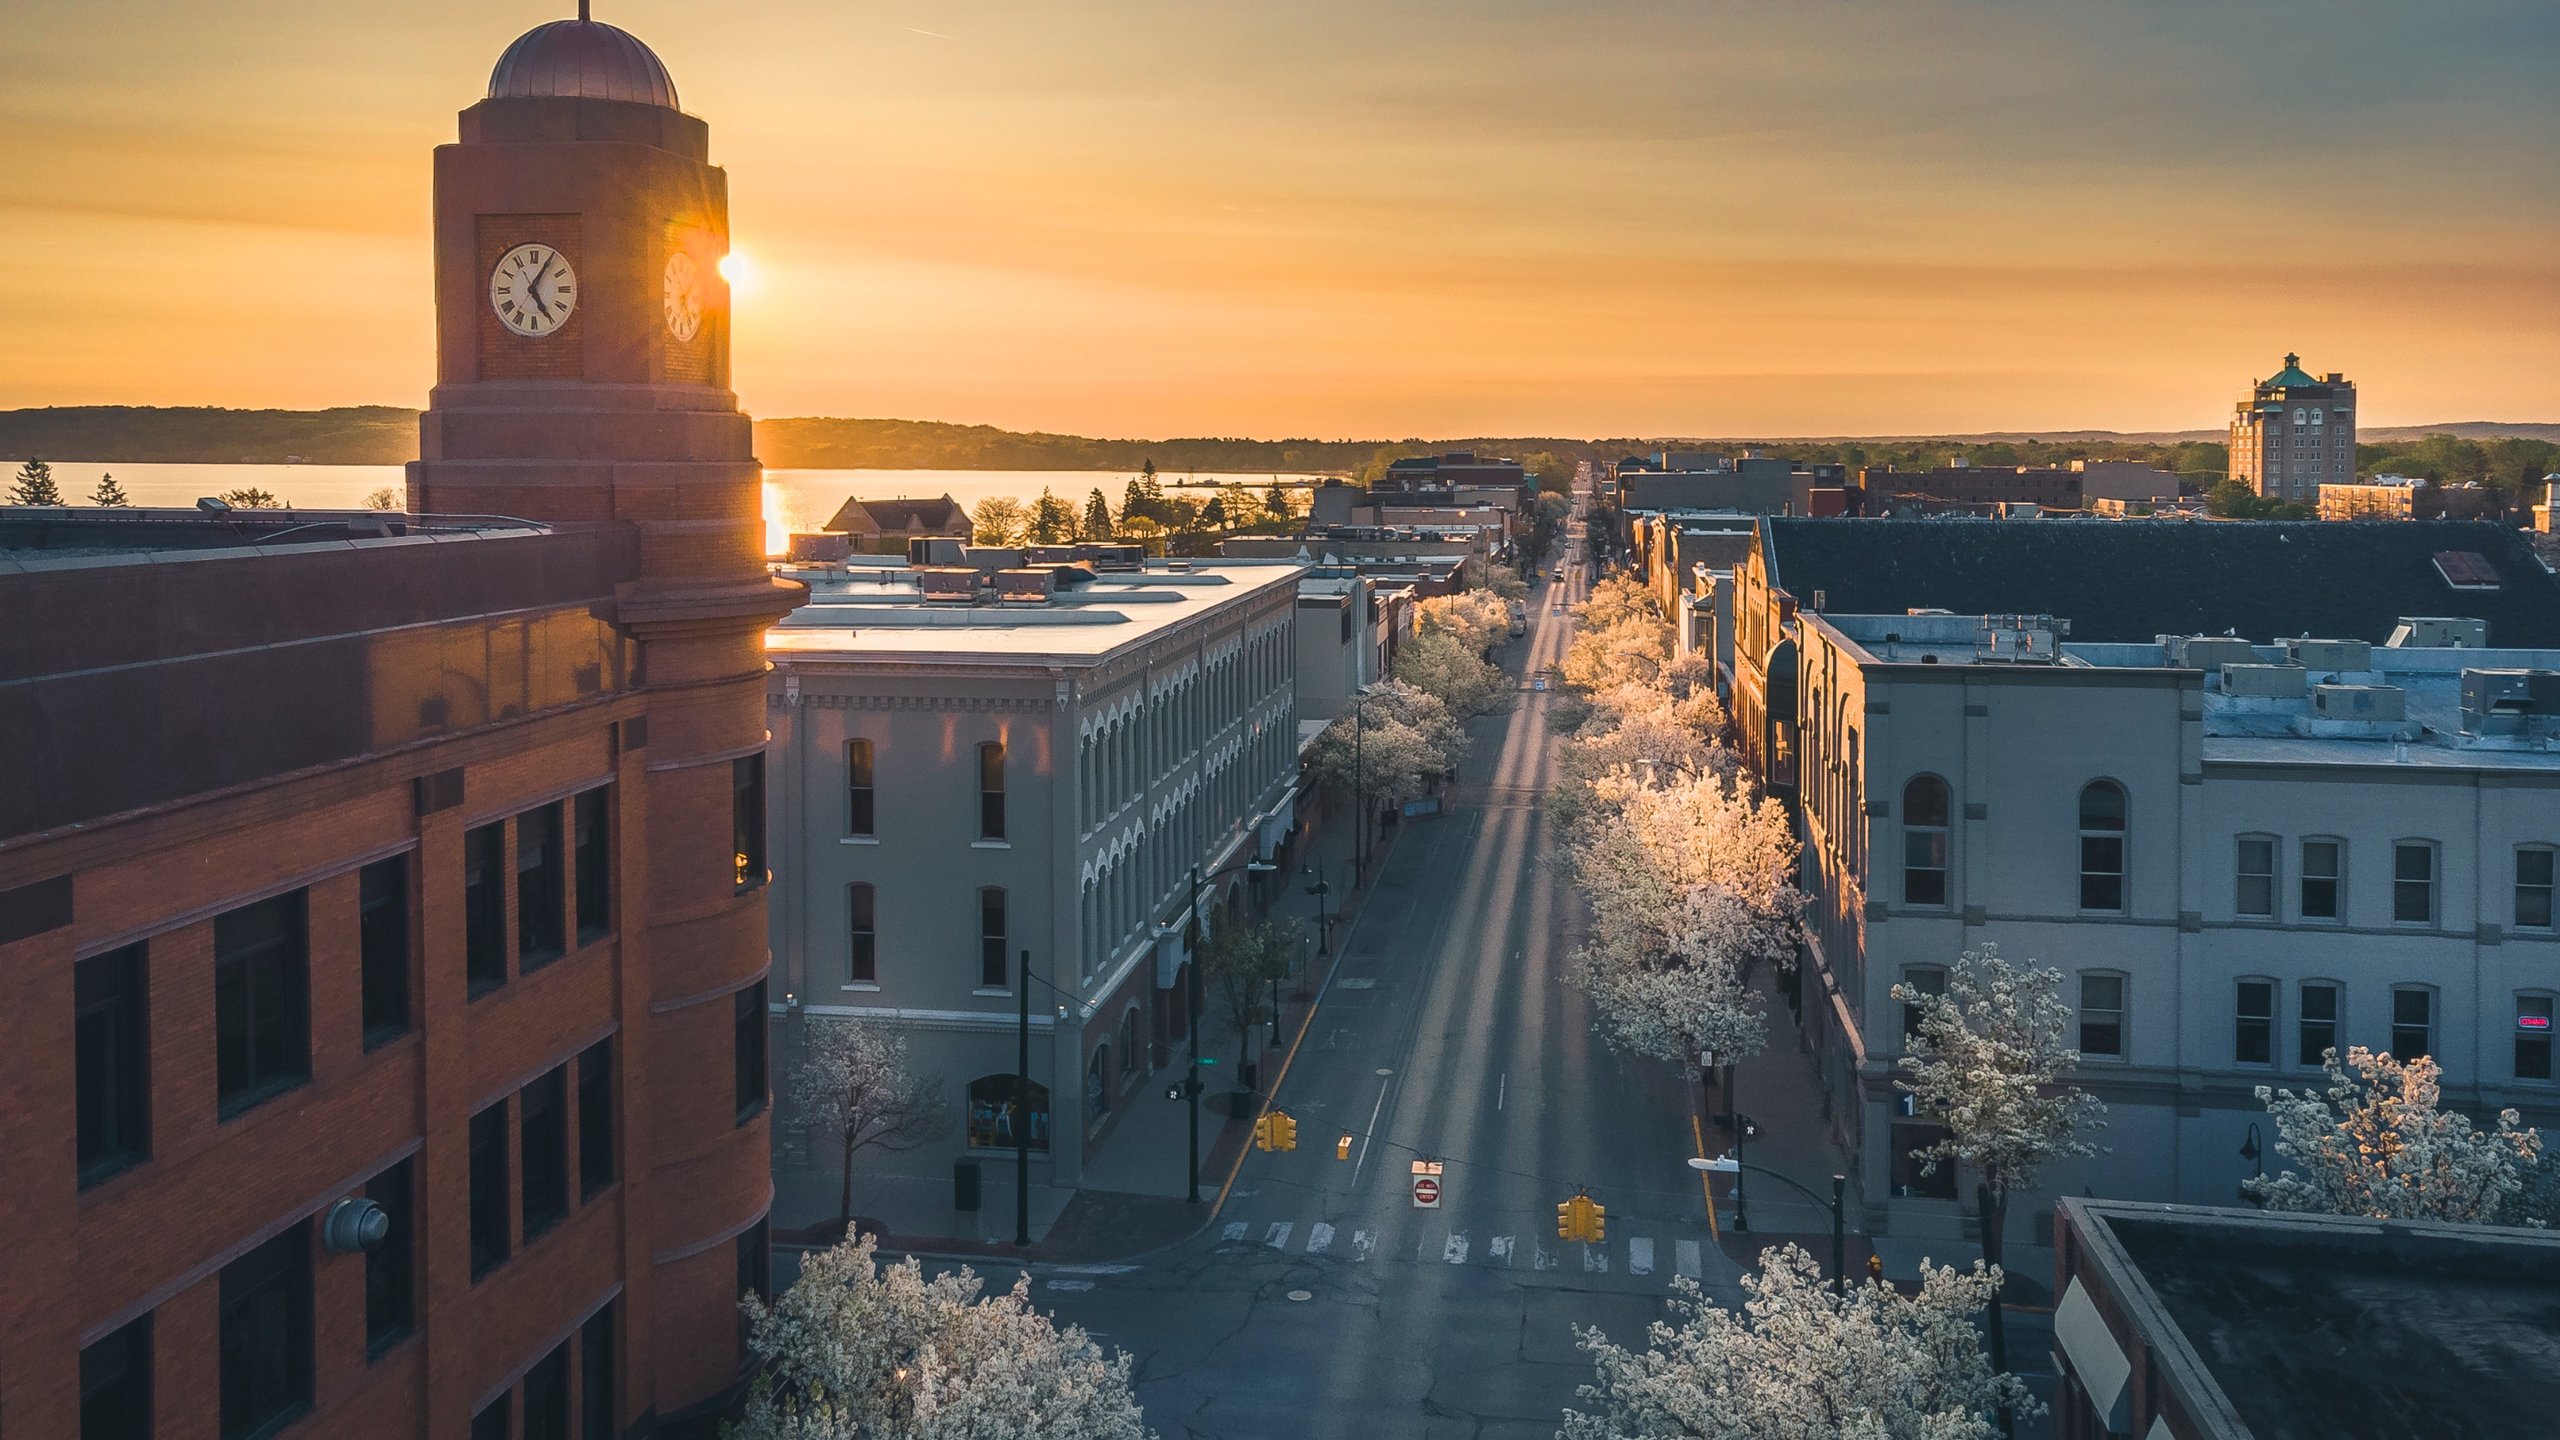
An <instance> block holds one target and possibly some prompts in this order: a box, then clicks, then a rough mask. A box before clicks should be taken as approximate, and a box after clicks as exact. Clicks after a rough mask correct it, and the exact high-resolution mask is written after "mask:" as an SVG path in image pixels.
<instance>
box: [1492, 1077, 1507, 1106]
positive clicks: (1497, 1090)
mask: <svg viewBox="0 0 2560 1440" xmlns="http://www.w3.org/2000/svg"><path fill="white" fill-rule="evenodd" d="M1510 1095H1511V1072H1510V1071H1508V1070H1505V1071H1503V1072H1502V1078H1501V1079H1499V1080H1497V1081H1496V1082H1495V1083H1494V1087H1493V1108H1494V1109H1496V1110H1499V1109H1501V1108H1502V1102H1503V1101H1504V1100H1506V1099H1508V1098H1509V1097H1510Z"/></svg>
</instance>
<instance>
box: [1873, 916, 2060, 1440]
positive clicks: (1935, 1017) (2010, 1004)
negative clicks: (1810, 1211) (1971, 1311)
mask: <svg viewBox="0 0 2560 1440" xmlns="http://www.w3.org/2000/svg"><path fill="white" fill-rule="evenodd" d="M1893 998H1894V999H1896V1000H1899V1001H1901V1002H1902V1003H1903V1004H1905V1005H1908V1006H1910V1007H1912V1009H1913V1012H1914V1013H1915V1014H1916V1015H1917V1017H1918V1021H1919V1024H1918V1031H1917V1033H1916V1034H1914V1035H1913V1036H1912V1038H1911V1041H1910V1045H1909V1053H1908V1054H1905V1055H1904V1056H1903V1057H1902V1069H1903V1072H1904V1074H1906V1075H1907V1076H1908V1077H1909V1078H1908V1079H1905V1080H1900V1081H1896V1082H1895V1083H1896V1084H1897V1085H1898V1086H1900V1087H1901V1088H1902V1089H1903V1090H1905V1091H1907V1092H1909V1094H1910V1096H1911V1098H1912V1101H1913V1103H1914V1105H1915V1106H1917V1108H1918V1109H1919V1110H1920V1111H1921V1112H1922V1113H1923V1114H1926V1115H1928V1116H1930V1117H1932V1118H1934V1119H1935V1120H1937V1122H1938V1123H1939V1124H1941V1125H1944V1126H1945V1127H1946V1128H1947V1136H1946V1138H1945V1139H1943V1140H1940V1141H1939V1142H1938V1143H1936V1144H1934V1145H1931V1146H1929V1147H1928V1148H1926V1149H1923V1150H1919V1151H1915V1152H1914V1153H1915V1154H1916V1155H1917V1156H1918V1157H1919V1158H1920V1161H1921V1164H1922V1167H1923V1170H1924V1172H1925V1171H1933V1170H1935V1169H1937V1167H1939V1166H1940V1165H1943V1164H1946V1163H1948V1162H1949V1161H1958V1162H1961V1163H1962V1164H1963V1165H1964V1167H1965V1168H1966V1170H1968V1171H1969V1172H1971V1174H1972V1176H1973V1182H1974V1204H1975V1208H1976V1210H1977V1211H1978V1213H1979V1216H1980V1219H1981V1222H1982V1259H1983V1263H1984V1264H1986V1265H1988V1266H1990V1267H1991V1268H1992V1269H1993V1270H1994V1271H1997V1270H1998V1269H1999V1268H2000V1253H2001V1241H2002V1237H2003V1234H2004V1231H2005V1229H2006V1226H2007V1224H2008V1218H2009V1197H2010V1196H2011V1195H2012V1194H2014V1193H2016V1192H2017V1191H2020V1190H2033V1189H2034V1188H2036V1183H2037V1176H2038V1174H2039V1173H2040V1172H2041V1171H2042V1169H2043V1168H2044V1165H2045V1162H2047V1161H2049V1160H2054V1159H2059V1158H2063V1157H2068V1156H2082V1155H2094V1154H2096V1153H2097V1147H2095V1146H2094V1145H2091V1144H2090V1143H2089V1142H2088V1141H2086V1140H2083V1139H2081V1138H2080V1132H2081V1131H2083V1130H2088V1129H2097V1128H2100V1127H2102V1126H2104V1125H2105V1123H2106V1121H2105V1119H2104V1118H2103V1117H2104V1116H2105V1115H2106V1110H2107V1107H2106V1106H2105V1105H2103V1104H2101V1103H2099V1101H2098V1098H2097V1097H2096V1096H2094V1095H2091V1094H2089V1093H2087V1092H2086V1091H2083V1090H2081V1089H2079V1088H2078V1087H2077V1086H2074V1085H2070V1084H2066V1083H2064V1078H2063V1077H2065V1076H2066V1075H2068V1074H2069V1073H2070V1072H2071V1070H2072V1069H2073V1068H2074V1067H2075V1066H2077V1065H2078V1064H2079V1063H2080V1052H2079V1051H2078V1050H2077V1049H2075V1048H2073V1047H2072V1045H2071V1043H2070V1038H2071V1033H2072V1018H2073V1017H2072V1013H2071V1007H2070V1006H2069V1005H2067V1004H2065V1003H2064V1002H2063V999H2062V972H2061V971H2059V970H2056V969H2054V968H2052V967H2051V966H2046V965H2038V964H2036V963H2035V962H2034V961H2032V960H2030V961H2028V962H2027V963H2026V964H2025V965H2011V964H2010V963H2009V962H2008V961H2006V960H2003V959H2001V958H2000V951H1999V947H1997V946H1994V945H1985V946H1983V947H1982V948H1981V949H1980V950H1968V951H1966V952H1965V953H1964V956H1963V958H1962V959H1960V960H1958V961H1957V962H1956V964H1955V965H1954V967H1953V968H1951V969H1950V970H1949V971H1948V972H1947V988H1946V993H1944V994H1942V995H1933V994H1930V993H1929V992H1927V991H1923V990H1915V989H1912V988H1911V987H1910V986H1908V985H1896V986H1894V987H1893ZM1989 1328H1990V1334H1991V1366H1992V1368H1993V1369H1995V1370H2003V1371H2005V1370H2007V1369H2008V1368H2009V1355H2008V1342H2007V1337H2006V1335H2005V1333H2004V1330H2003V1327H2002V1325H2001V1321H2000V1307H1999V1306H1997V1305H1994V1306H1992V1307H1991V1319H1990V1327H1989ZM2002 1429H2003V1430H2004V1431H2005V1430H2006V1429H2007V1426H2006V1424H2005V1423H2004V1424H2003V1426H2002Z"/></svg>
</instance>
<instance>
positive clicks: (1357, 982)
mask: <svg viewBox="0 0 2560 1440" xmlns="http://www.w3.org/2000/svg"><path fill="white" fill-rule="evenodd" d="M1333 988H1334V989H1336V990H1375V989H1377V988H1378V977H1376V976H1374V975H1361V976H1351V975H1345V976H1343V977H1342V978H1341V979H1339V980H1336V981H1334V982H1333Z"/></svg>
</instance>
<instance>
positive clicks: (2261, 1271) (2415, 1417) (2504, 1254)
mask: <svg viewBox="0 0 2560 1440" xmlns="http://www.w3.org/2000/svg"><path fill="white" fill-rule="evenodd" d="M2064 1203H2065V1204H2066V1205H2068V1206H2069V1207H2071V1209H2072V1211H2073V1218H2074V1220H2075V1222H2076V1224H2077V1225H2078V1226H2079V1227H2081V1230H2082V1234H2083V1235H2084V1236H2086V1237H2087V1238H2088V1240H2089V1242H2090V1243H2089V1245H2088V1252H2089V1258H2090V1259H2091V1260H2092V1261H2094V1262H2095V1263H2096V1265H2097V1267H2098V1268H2099V1269H2100V1271H2101V1272H2102V1274H2103V1277H2104V1279H2105V1281H2106V1284H2107V1287H2108V1288H2109V1289H2110V1290H2112V1291H2113V1292H2115V1299H2116V1300H2117V1301H2118V1302H2119V1303H2120V1304H2121V1305H2122V1306H2123V1308H2124V1310H2125V1311H2126V1312H2127V1314H2128V1318H2130V1319H2132V1320H2133V1321H2134V1323H2135V1324H2136V1325H2137V1326H2138V1327H2139V1328H2140V1329H2141V1330H2142V1331H2143V1338H2144V1339H2145V1340H2146V1341H2148V1342H2149V1343H2150V1344H2151V1345H2152V1346H2154V1347H2158V1348H2159V1349H2163V1350H2166V1351H2167V1352H2169V1353H2167V1354H2166V1355H2165V1356H2164V1357H2163V1358H2164V1359H2165V1361H2166V1363H2167V1366H2168V1367H2169V1369H2170V1371H2171V1373H2173V1374H2175V1373H2177V1372H2178V1371H2180V1370H2182V1369H2183V1370H2184V1371H2185V1374H2184V1375H2182V1376H2181V1377H2180V1378H2181V1380H2182V1381H2188V1382H2191V1381H2192V1380H2193V1379H2195V1378H2200V1377H2199V1372H2201V1377H2209V1380H2210V1383H2211V1385H2212V1386H2213V1387H2215V1388H2218V1389H2219V1391H2220V1392H2221V1394H2220V1397H2219V1398H2221V1399H2222V1400H2224V1401H2226V1402H2227V1404H2228V1407H2229V1408H2228V1411H2227V1412H2226V1417H2236V1418H2237V1419H2238V1420H2239V1421H2240V1422H2241V1423H2243V1424H2245V1425H2246V1426H2247V1433H2248V1434H2250V1435H2253V1436H2255V1437H2256V1440H2335V1437H2338V1436H2342V1435H2371V1436H2418V1435H2425V1436H2435V1437H2448V1440H2451V1437H2471V1436H2477V1437H2482V1440H2487V1437H2506V1436H2517V1435H2527V1434H2546V1433H2549V1431H2550V1428H2551V1427H2550V1426H2549V1424H2548V1423H2547V1421H2548V1416H2547V1412H2548V1411H2549V1409H2550V1406H2551V1401H2550V1387H2551V1377H2552V1376H2553V1375H2555V1374H2560V1300H2555V1298H2554V1297H2555V1296H2560V1235H2555V1234H2553V1233H2551V1232H2549V1231H2541V1230H2510V1229H2502V1228H2499V1227H2496V1226H2488V1225H2444V1224H2433V1223H2424V1222H2404V1221H2383V1220H2371V1219H2364V1218H2361V1217H2347V1216H2335V1215H2283V1214H2259V1213H2257V1212H2254V1211H2244V1210H2222V1209H2208V1208H2202V1207H2191V1206H2168V1205H2155V1206H2138V1205H2133V1204H2128V1203H2124V1202H2113V1201H2087V1200H2070V1201H2066V1202H2064ZM2536 1415H2543V1416H2545V1417H2546V1418H2545V1419H2544V1420H2535V1419H2534V1418H2532V1417H2534V1416H2536ZM2207 1433H2215V1434H2224V1433H2238V1432H2237V1431H2235V1430H2233V1429H2231V1428H2230V1427H2229V1426H2228V1424H2227V1423H2226V1424H2225V1425H2224V1426H2223V1427H2222V1428H2221V1429H2217V1430H2209V1431H2208V1432H2207Z"/></svg>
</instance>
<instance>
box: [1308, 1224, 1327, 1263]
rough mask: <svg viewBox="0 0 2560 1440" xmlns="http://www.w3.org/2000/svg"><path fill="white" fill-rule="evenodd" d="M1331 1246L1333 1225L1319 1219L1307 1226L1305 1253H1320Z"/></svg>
mask: <svg viewBox="0 0 2560 1440" xmlns="http://www.w3.org/2000/svg"><path fill="white" fill-rule="evenodd" d="M1332 1248H1333V1227H1332V1226H1330V1225H1327V1224H1326V1223H1324V1222H1323V1221H1321V1220H1319V1221H1317V1222H1316V1223H1314V1224H1313V1225H1310V1226H1308V1227H1307V1253H1308V1254H1310V1255H1321V1254H1323V1253H1324V1252H1326V1251H1327V1250H1330V1249H1332Z"/></svg>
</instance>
